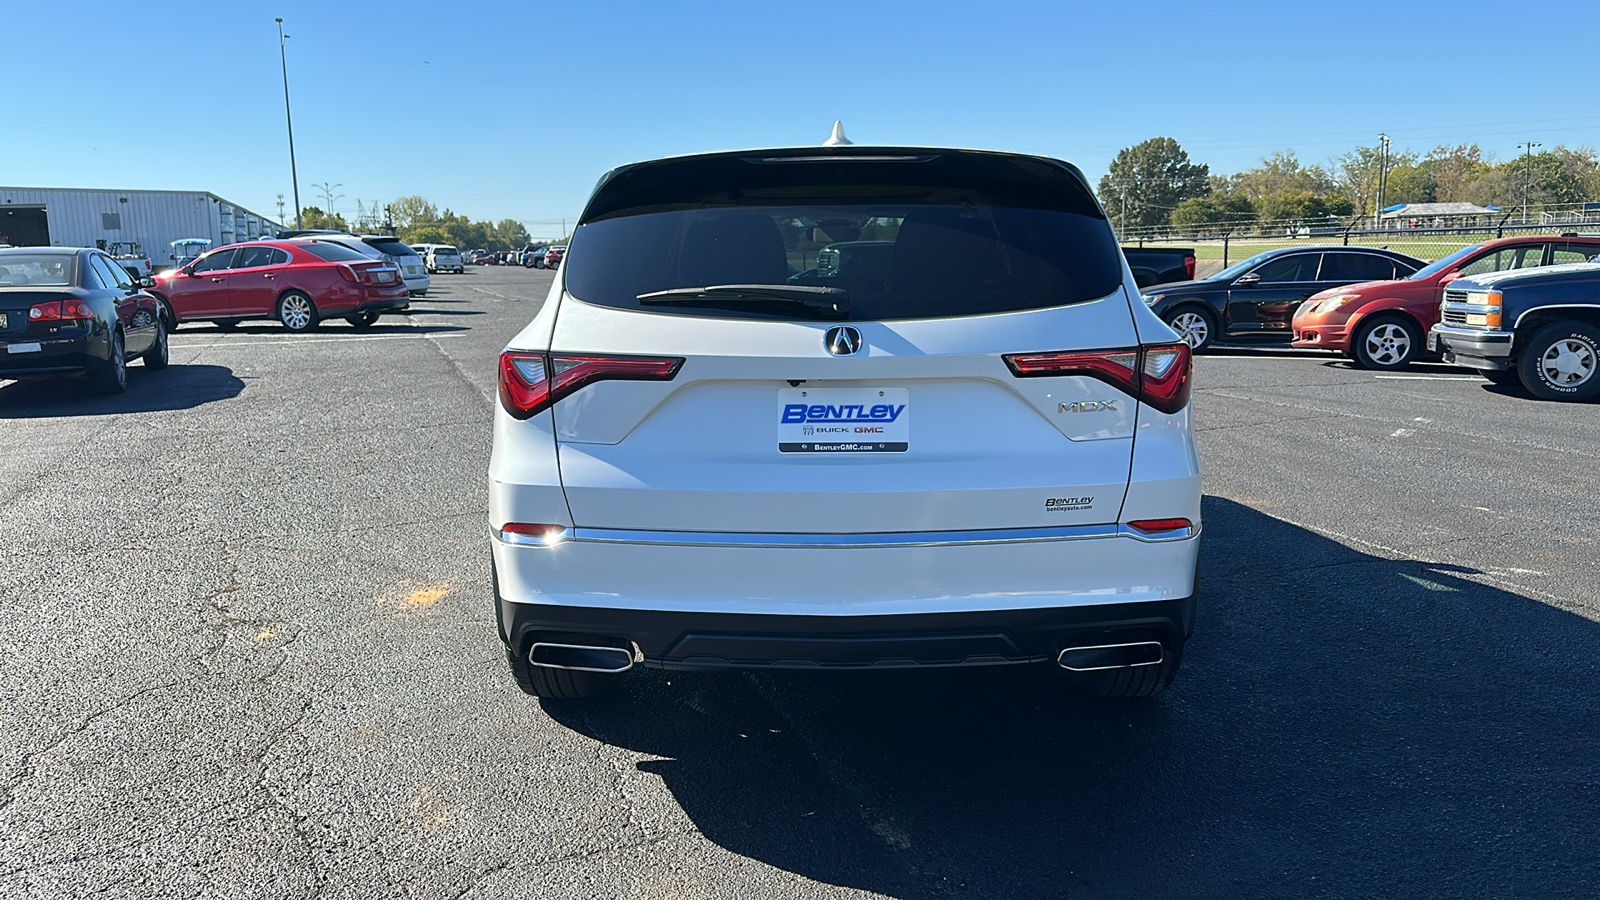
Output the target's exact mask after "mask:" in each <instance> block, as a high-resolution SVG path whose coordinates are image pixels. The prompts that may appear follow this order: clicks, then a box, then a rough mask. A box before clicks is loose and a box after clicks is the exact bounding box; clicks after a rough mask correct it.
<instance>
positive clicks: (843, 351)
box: [822, 325, 861, 356]
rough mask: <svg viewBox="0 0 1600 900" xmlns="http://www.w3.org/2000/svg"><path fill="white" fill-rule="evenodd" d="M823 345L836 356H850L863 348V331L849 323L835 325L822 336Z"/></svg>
mask: <svg viewBox="0 0 1600 900" xmlns="http://www.w3.org/2000/svg"><path fill="white" fill-rule="evenodd" d="M822 345H823V346H824V347H827V348H828V352H829V353H832V354H833V355H834V356H850V355H852V354H854V353H855V352H856V351H858V350H860V349H861V332H859V331H857V330H855V329H854V328H852V327H850V326H849V325H835V326H833V327H832V328H829V329H828V333H827V334H825V335H823V336H822Z"/></svg>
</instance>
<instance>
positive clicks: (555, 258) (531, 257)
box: [465, 244, 567, 269]
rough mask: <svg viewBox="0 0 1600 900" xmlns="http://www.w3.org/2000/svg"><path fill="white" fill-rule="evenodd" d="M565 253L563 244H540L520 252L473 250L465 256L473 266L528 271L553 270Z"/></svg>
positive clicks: (559, 263)
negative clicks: (519, 267) (512, 267)
mask: <svg viewBox="0 0 1600 900" xmlns="http://www.w3.org/2000/svg"><path fill="white" fill-rule="evenodd" d="M566 252H567V248H566V245H564V244H555V245H551V244H540V245H537V246H528V247H524V248H522V249H521V250H473V251H471V252H469V253H468V254H466V256H465V259H466V261H467V262H468V263H470V264H472V265H475V266H523V267H525V268H529V269H554V268H556V267H558V266H560V265H561V258H562V256H563V254H565V253H566Z"/></svg>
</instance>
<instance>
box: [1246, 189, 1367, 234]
mask: <svg viewBox="0 0 1600 900" xmlns="http://www.w3.org/2000/svg"><path fill="white" fill-rule="evenodd" d="M1256 209H1257V211H1259V212H1260V214H1261V221H1262V222H1271V223H1273V224H1272V225H1270V226H1267V227H1268V229H1269V230H1273V231H1276V230H1279V228H1280V227H1288V228H1294V227H1299V226H1301V225H1314V224H1322V223H1325V222H1327V221H1328V220H1329V219H1330V218H1332V217H1335V216H1341V215H1349V214H1350V211H1351V207H1350V201H1349V199H1348V198H1346V197H1345V196H1344V195H1342V194H1334V193H1328V194H1313V193H1311V192H1310V191H1296V190H1285V191H1279V192H1278V193H1276V194H1273V195H1272V196H1270V197H1262V198H1261V200H1260V201H1258V202H1257V203H1256Z"/></svg>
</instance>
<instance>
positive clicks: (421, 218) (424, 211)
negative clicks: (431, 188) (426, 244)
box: [389, 194, 439, 243]
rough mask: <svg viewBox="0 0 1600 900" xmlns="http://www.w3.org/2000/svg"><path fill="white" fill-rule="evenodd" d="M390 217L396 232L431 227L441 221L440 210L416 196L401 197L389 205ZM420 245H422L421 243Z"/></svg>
mask: <svg viewBox="0 0 1600 900" xmlns="http://www.w3.org/2000/svg"><path fill="white" fill-rule="evenodd" d="M389 216H390V218H391V219H392V220H393V221H394V227H395V230H396V231H404V230H406V229H407V228H414V227H417V226H420V225H429V224H432V223H433V222H436V221H438V219H439V208H438V207H436V206H434V205H433V204H432V203H429V202H428V201H427V200H426V199H424V198H422V197H418V196H416V195H415V194H412V195H408V196H405V197H401V198H400V199H398V200H396V201H394V202H393V203H391V204H389ZM418 243H422V242H421V241H419V242H418Z"/></svg>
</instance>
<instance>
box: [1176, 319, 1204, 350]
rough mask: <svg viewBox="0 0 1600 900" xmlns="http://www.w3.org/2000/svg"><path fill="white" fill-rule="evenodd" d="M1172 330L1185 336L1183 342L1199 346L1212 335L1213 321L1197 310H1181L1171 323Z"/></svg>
mask: <svg viewBox="0 0 1600 900" xmlns="http://www.w3.org/2000/svg"><path fill="white" fill-rule="evenodd" d="M1169 324H1171V325H1172V330H1173V331H1176V332H1177V333H1178V337H1181V338H1183V342H1184V343H1185V344H1188V345H1189V346H1190V347H1199V346H1200V345H1202V344H1204V343H1205V342H1206V339H1207V338H1209V337H1211V323H1209V322H1207V321H1206V317H1205V316H1203V315H1201V314H1200V313H1197V312H1181V313H1178V314H1177V315H1175V316H1173V317H1172V321H1171V322H1170V323H1169Z"/></svg>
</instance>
